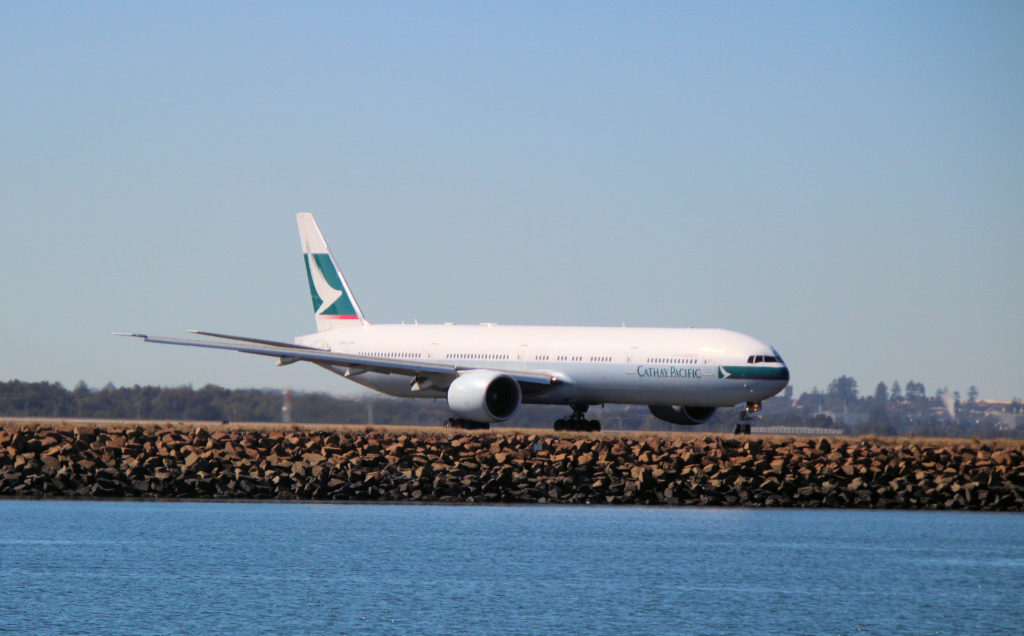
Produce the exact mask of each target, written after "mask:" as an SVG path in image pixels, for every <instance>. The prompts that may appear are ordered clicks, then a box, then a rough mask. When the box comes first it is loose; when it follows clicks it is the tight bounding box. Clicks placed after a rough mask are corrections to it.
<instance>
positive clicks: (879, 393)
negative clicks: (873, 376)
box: [875, 382, 889, 404]
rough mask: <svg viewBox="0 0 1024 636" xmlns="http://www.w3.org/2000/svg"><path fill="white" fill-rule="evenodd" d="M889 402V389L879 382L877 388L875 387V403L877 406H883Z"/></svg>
mask: <svg viewBox="0 0 1024 636" xmlns="http://www.w3.org/2000/svg"><path fill="white" fill-rule="evenodd" d="M888 401H889V388H888V387H887V386H885V382H879V383H878V386H876V387H875V402H877V403H878V404H884V403H885V402H888Z"/></svg>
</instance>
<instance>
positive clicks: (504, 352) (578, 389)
mask: <svg viewBox="0 0 1024 636" xmlns="http://www.w3.org/2000/svg"><path fill="white" fill-rule="evenodd" d="M295 342H296V343H297V344H300V345H305V346H312V347H317V348H320V349H328V348H329V349H330V350H331V351H333V352H337V353H348V354H357V355H365V356H372V357H375V358H395V359H403V360H410V359H411V360H416V361H420V362H438V363H442V364H455V365H460V366H462V365H465V367H466V369H481V368H485V369H495V370H504V371H513V370H521V371H536V372H545V373H550V374H551V375H553V376H556V377H558V378H559V380H560V381H559V382H558V383H557V384H556V385H555V386H553V387H545V388H544V390H539V391H534V392H524V394H523V402H525V403H534V404H604V403H616V404H646V405H687V406H707V407H712V406H713V407H722V406H732V405H734V404H738V403H741V402H748V403H751V402H760V401H761V400H764V399H766V398H769V397H771V396H773V395H775V394H776V393H778V392H779V391H781V390H782V389H783V388H785V386H786V384H787V383H788V381H789V372H788V370H787V369H786V367H785V365H784V364H783V363H782V361H781V359H779V358H778V354H777V353H775V352H774V350H773V349H772V348H771V347H769V346H768V345H766V344H764V343H762V342H760V341H758V340H756V339H754V338H751V337H749V336H746V335H743V334H741V333H736V332H733V331H727V330H724V329H659V328H627V327H539V326H501V325H491V324H483V325H453V324H444V325H346V326H344V327H341V328H337V329H333V330H329V331H322V332H319V333H314V334H310V335H306V336H301V337H298V338H296V339H295ZM769 357H770V361H767V362H765V361H764V360H766V359H768V358H769ZM755 359H756V360H757V363H754V361H755ZM334 370H336V371H338V372H339V373H343V371H344V370H338V369H334ZM346 377H348V378H349V379H351V380H352V381H353V382H357V383H359V384H361V385H364V386H366V387H369V388H371V389H375V390H377V391H381V392H383V393H387V394H390V395H395V396H400V397H424V398H443V397H445V395H446V393H445V391H446V389H447V387H446V386H433V387H430V388H426V389H424V388H422V387H415V388H414V384H415V383H414V382H411V381H410V378H409V376H407V375H397V374H387V373H376V372H365V373H358V374H355V373H354V374H351V375H347V376H346Z"/></svg>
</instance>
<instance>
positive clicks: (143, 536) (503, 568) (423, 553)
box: [0, 501, 1024, 634]
mask: <svg viewBox="0 0 1024 636" xmlns="http://www.w3.org/2000/svg"><path fill="white" fill-rule="evenodd" d="M0 631H7V632H13V633H54V634H58V633H59V634H70V633H104V634H138V633H160V634H174V633H200V632H215V633H246V634H248V633H275V634H280V633H345V634H351V633H389V634H413V633H438V634H458V633H517V634H555V633H584V632H596V633H609V634H629V633H640V634H675V633H701V634H706V633H722V632H733V633H786V634H791V633H807V634H826V633H833V634H851V633H856V632H868V633H878V634H881V633H893V632H899V633H915V634H917V633H920V634H926V633H927V634H932V633H939V634H962V633H986V634H989V633H1006V634H1020V633H1022V631H1024V515H1019V514H982V513H963V512H958V513H941V512H939V513H937V512H897V511H828V510H806V511H805V510H764V509H757V510H752V509H703V508H683V509H680V508H672V509H670V508H621V507H569V506H397V505H390V506H386V505H310V504H261V503H253V504H229V503H224V504H221V503H142V502H139V503H129V502H126V503H120V502H118V503H108V502H74V501H56V502H46V501H0Z"/></svg>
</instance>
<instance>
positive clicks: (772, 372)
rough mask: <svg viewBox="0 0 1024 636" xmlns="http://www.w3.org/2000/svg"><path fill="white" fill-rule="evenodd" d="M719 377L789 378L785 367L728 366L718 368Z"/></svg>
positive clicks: (732, 378)
mask: <svg viewBox="0 0 1024 636" xmlns="http://www.w3.org/2000/svg"><path fill="white" fill-rule="evenodd" d="M718 377H719V378H728V379H729V380H786V381H788V380H789V369H787V368H786V367H748V366H742V367H730V366H722V367H719V369H718Z"/></svg>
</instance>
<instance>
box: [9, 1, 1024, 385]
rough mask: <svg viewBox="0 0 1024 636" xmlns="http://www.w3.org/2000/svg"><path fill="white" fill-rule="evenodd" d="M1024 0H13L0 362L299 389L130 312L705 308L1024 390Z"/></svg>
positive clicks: (115, 377)
mask: <svg viewBox="0 0 1024 636" xmlns="http://www.w3.org/2000/svg"><path fill="white" fill-rule="evenodd" d="M1022 34H1024V4H1022V3H1020V2H984V3H973V2H959V3H946V2H934V3H932V2H929V3H891V2H881V3H870V2H864V3H860V2H859V3H823V2H806V3H790V2H781V3H775V2H772V3H729V2H727V3H688V2H669V3H625V2H623V3H566V4H561V3H520V2H513V3H492V2H486V3H461V2H458V3H438V2H423V3H386V2H379V3H378V2H374V3H323V4H320V3H307V4H299V3H255V2H234V3H208V2H200V3H183V2H173V3H170V2H169V3H139V2H127V3H115V2H104V3H81V2H68V3H53V2H5V3H0V218H2V226H0V267H2V271H3V278H2V282H0V292H2V296H0V333H2V334H3V335H0V380H7V379H14V378H18V379H24V380H51V381H60V382H63V383H64V384H65V385H67V386H73V385H74V384H75V383H77V382H78V381H79V380H85V381H86V382H87V383H88V384H89V385H91V386H101V385H103V384H105V383H106V382H107V381H112V382H114V383H115V384H117V385H122V384H129V385H130V384H135V383H139V384H161V385H180V384H184V383H192V384H194V385H196V386H200V385H203V384H205V383H208V382H212V383H216V384H220V385H225V386H232V387H250V386H256V387H280V388H285V387H292V388H295V389H299V390H328V391H331V392H338V391H339V390H340V389H341V387H342V386H343V384H344V383H343V381H342V380H341V379H340V378H337V377H335V376H333V375H331V374H329V373H326V372H324V371H322V370H320V369H316V368H314V367H311V366H307V367H305V368H303V366H302V365H293V366H290V367H286V368H276V367H275V366H274V364H273V362H272V361H269V360H265V359H263V358H252V357H247V356H243V355H240V354H232V353H226V352H208V351H198V350H191V349H177V348H173V347H161V346H156V345H144V344H142V343H139V342H137V341H133V340H128V339H119V338H113V337H111V336H109V335H107V334H108V333H109V332H111V331H125V330H129V331H145V332H148V333H153V334H161V335H178V334H181V333H182V332H183V330H185V329H189V328H204V329H210V330H218V331H226V332H229V333H239V334H248V335H254V336H263V337H270V338H278V339H289V338H291V337H292V336H295V335H298V334H301V333H306V332H309V331H311V330H313V319H312V312H311V303H310V300H309V296H308V291H307V287H306V282H305V273H304V271H303V269H302V264H301V263H302V261H301V258H300V255H299V241H298V238H297V234H296V228H295V213H296V212H300V211H308V212H313V213H314V214H316V215H317V217H318V219H319V221H320V223H321V226H322V228H323V230H324V233H325V234H326V235H327V239H328V241H329V242H330V243H331V244H332V246H333V248H334V251H335V253H336V255H337V256H338V258H339V260H340V261H341V264H342V267H343V269H344V270H345V273H346V275H347V277H348V278H349V282H350V283H351V285H352V287H353V288H354V291H355V293H356V295H357V297H358V299H359V301H360V303H361V305H362V306H363V308H364V310H365V311H366V313H367V316H368V317H369V318H370V319H371V320H372V321H375V322H398V321H402V320H408V321H411V320H414V319H416V320H419V321H420V322H442V321H446V320H452V321H456V322H469V323H475V322H481V321H496V322H501V323H506V324H516V323H526V324H584V325H618V324H620V323H622V322H625V323H626V324H627V325H630V326H713V327H724V328H729V329H735V330H738V331H741V332H744V333H749V334H751V335H753V336H755V337H757V338H759V339H761V340H764V341H766V342H769V343H771V344H773V345H775V346H776V347H777V348H778V349H779V350H780V352H781V353H782V355H783V356H784V357H785V358H786V360H787V362H788V363H789V365H790V367H791V369H792V373H793V385H794V387H795V389H796V391H797V392H798V393H799V392H802V391H806V390H810V389H811V388H812V387H813V386H818V387H820V388H825V387H826V386H827V384H828V383H829V381H830V380H832V379H833V378H835V377H837V376H839V375H841V374H849V375H852V376H853V377H854V378H856V379H857V381H858V382H859V384H860V388H861V391H862V392H865V393H871V392H872V391H873V390H874V387H875V384H877V383H878V382H879V381H880V380H881V381H885V382H886V383H891V382H892V380H894V379H897V380H899V381H900V383H901V384H904V385H905V383H906V381H907V380H916V381H919V382H923V383H924V384H925V386H926V388H927V390H928V392H929V394H931V393H933V392H934V390H935V389H936V388H939V387H941V386H948V387H949V388H950V389H951V390H959V391H961V392H963V393H966V391H967V389H968V387H969V386H970V385H972V384H975V385H977V386H978V388H979V389H980V391H981V395H982V397H987V398H997V399H1009V398H1011V397H1013V396H1020V397H1024V370H1022V369H1024V293H1022V291H1024V285H1022V281H1024V35H1022Z"/></svg>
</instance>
